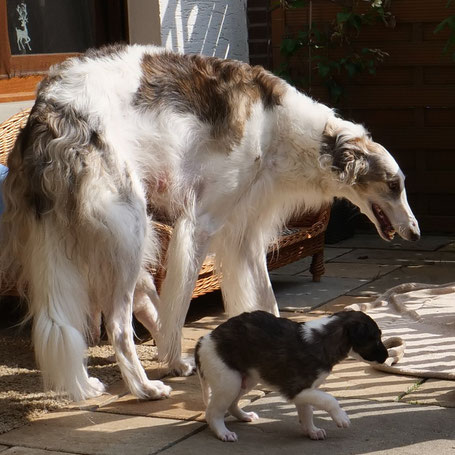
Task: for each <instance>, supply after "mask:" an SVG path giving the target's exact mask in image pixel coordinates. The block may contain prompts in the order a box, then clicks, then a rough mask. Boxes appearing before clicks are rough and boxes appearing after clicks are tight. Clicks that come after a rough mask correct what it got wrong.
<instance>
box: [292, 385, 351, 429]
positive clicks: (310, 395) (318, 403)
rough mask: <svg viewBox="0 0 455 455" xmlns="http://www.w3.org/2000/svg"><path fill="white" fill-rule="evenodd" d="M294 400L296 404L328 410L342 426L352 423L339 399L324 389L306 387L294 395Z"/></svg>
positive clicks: (338, 424)
mask: <svg viewBox="0 0 455 455" xmlns="http://www.w3.org/2000/svg"><path fill="white" fill-rule="evenodd" d="M293 402H294V404H295V405H296V406H301V405H312V406H314V407H315V408H317V409H322V410H323V411H326V412H328V413H329V415H330V417H332V419H333V421H334V422H335V423H336V424H337V426H338V427H340V428H347V427H349V425H350V423H351V422H350V420H349V417H348V415H347V414H346V412H344V411H343V409H341V407H340V405H339V403H338V401H337V400H336V399H335V398H334V397H332V395H329V394H328V393H325V392H323V391H322V390H318V389H304V390H302V391H301V392H300V393H299V394H298V395H296V396H295V397H294V399H293Z"/></svg>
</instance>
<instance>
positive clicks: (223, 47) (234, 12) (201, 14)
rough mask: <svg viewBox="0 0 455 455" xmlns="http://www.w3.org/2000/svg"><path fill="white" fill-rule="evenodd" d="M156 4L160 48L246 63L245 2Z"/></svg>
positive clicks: (164, 1) (162, 1) (168, 1)
mask: <svg viewBox="0 0 455 455" xmlns="http://www.w3.org/2000/svg"><path fill="white" fill-rule="evenodd" d="M159 2H160V17H161V43H162V45H163V46H165V47H167V48H171V49H174V50H178V51H181V52H185V53H197V54H204V55H209V56H216V57H222V58H226V57H228V58H233V59H237V60H242V61H245V62H247V61H248V32H247V21H246V0H212V1H193V0H159Z"/></svg>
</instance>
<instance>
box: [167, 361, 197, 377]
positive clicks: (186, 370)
mask: <svg viewBox="0 0 455 455" xmlns="http://www.w3.org/2000/svg"><path fill="white" fill-rule="evenodd" d="M169 368H170V370H171V372H172V374H173V375H175V376H191V375H192V374H194V373H195V371H196V364H195V363H194V359H193V358H192V357H190V358H181V359H179V360H178V361H176V362H174V363H172V364H170V365H169Z"/></svg>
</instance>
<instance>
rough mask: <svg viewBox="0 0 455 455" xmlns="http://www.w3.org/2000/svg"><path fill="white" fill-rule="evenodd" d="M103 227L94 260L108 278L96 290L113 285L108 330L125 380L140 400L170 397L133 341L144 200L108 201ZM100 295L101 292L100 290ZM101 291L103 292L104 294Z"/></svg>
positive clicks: (106, 303) (106, 307)
mask: <svg viewBox="0 0 455 455" xmlns="http://www.w3.org/2000/svg"><path fill="white" fill-rule="evenodd" d="M104 205H105V206H104V210H103V213H102V216H103V225H104V226H106V227H107V233H106V238H105V244H104V251H103V254H100V255H99V257H97V258H94V260H96V261H100V262H99V263H98V265H99V270H103V271H104V273H106V274H107V275H105V276H100V277H97V278H96V280H97V281H96V286H95V287H96V288H97V289H98V290H103V289H105V286H103V281H104V282H105V281H108V282H109V283H111V285H112V288H111V289H112V290H111V292H110V293H108V294H106V295H104V298H103V296H99V298H102V299H103V314H104V318H105V324H106V331H107V333H108V336H109V339H110V341H111V343H112V345H113V347H114V350H115V355H116V358H117V361H118V364H119V367H120V370H121V372H122V376H123V379H124V381H125V383H126V384H127V386H128V388H129V389H130V391H131V392H132V393H133V394H134V395H136V396H137V397H138V398H152V399H157V398H163V397H167V396H168V395H169V394H170V392H171V389H170V387H168V386H166V385H164V384H163V383H162V382H161V381H150V380H149V379H148V378H147V375H146V374H145V371H144V368H143V367H142V365H141V363H140V361H139V358H138V356H137V353H136V348H135V345H134V338H133V328H132V316H133V295H134V290H135V287H136V284H137V282H138V279H139V278H140V273H141V269H142V263H143V255H144V245H145V239H146V234H147V227H148V225H147V219H146V213H145V201H144V199H143V198H142V196H141V195H140V194H137V193H135V192H131V193H130V194H128V203H122V202H117V201H116V200H112V201H110V202H109V201H108V202H105V204H104ZM99 292H100V291H99ZM101 292H102V291H101Z"/></svg>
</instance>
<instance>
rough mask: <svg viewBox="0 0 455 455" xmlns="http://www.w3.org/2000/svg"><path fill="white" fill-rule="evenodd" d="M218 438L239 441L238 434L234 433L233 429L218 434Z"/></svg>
mask: <svg viewBox="0 0 455 455" xmlns="http://www.w3.org/2000/svg"><path fill="white" fill-rule="evenodd" d="M217 436H218V438H219V439H221V440H222V441H223V442H237V441H238V438H237V434H236V433H234V432H233V431H229V430H228V429H226V431H223V432H222V433H219V434H217Z"/></svg>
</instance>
